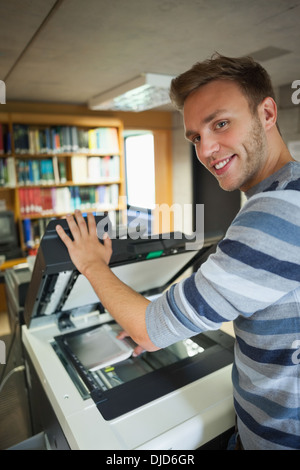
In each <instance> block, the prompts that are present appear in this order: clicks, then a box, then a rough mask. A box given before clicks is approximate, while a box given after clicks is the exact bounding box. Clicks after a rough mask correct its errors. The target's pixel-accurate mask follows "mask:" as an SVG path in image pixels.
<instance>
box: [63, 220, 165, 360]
mask: <svg viewBox="0 0 300 470" xmlns="http://www.w3.org/2000/svg"><path fill="white" fill-rule="evenodd" d="M75 218H76V222H77V223H76V222H75V219H74V217H73V216H72V215H68V216H67V222H68V225H69V228H70V231H71V234H72V236H73V240H71V238H70V237H69V236H68V235H67V234H66V232H65V231H64V229H63V228H62V227H61V226H60V225H57V226H56V231H57V233H58V235H59V237H60V238H61V240H62V241H63V242H64V243H65V245H66V247H67V249H68V252H69V255H70V258H71V260H72V262H73V263H74V265H75V266H76V268H77V269H78V271H80V272H81V273H82V274H83V275H84V276H85V277H86V278H87V279H88V280H89V282H90V284H91V285H92V287H93V289H94V291H95V292H96V294H97V296H98V297H99V299H100V301H101V303H102V304H103V305H104V307H105V308H106V310H107V311H108V312H109V313H110V314H111V316H112V317H113V318H114V319H115V320H116V322H117V323H119V325H120V326H121V327H122V328H123V329H124V330H125V331H126V332H127V333H128V335H129V336H131V338H132V339H133V340H134V341H135V342H136V343H137V344H138V345H139V346H141V348H142V349H145V350H147V351H156V350H157V349H159V348H158V347H157V346H155V345H154V344H153V343H152V341H151V340H150V338H149V336H148V332H147V328H146V308H147V306H148V304H149V300H148V299H146V298H145V297H143V296H142V295H140V294H139V293H138V292H136V291H134V290H133V289H131V288H130V287H129V286H127V285H126V284H124V283H123V282H122V281H120V279H118V278H117V277H116V276H115V274H114V273H113V272H112V271H111V269H110V268H109V266H108V264H109V260H110V258H111V255H112V243H111V240H110V239H109V238H108V237H106V238H104V240H103V244H102V243H99V239H98V236H97V231H96V222H95V218H94V216H93V215H92V214H88V217H87V219H88V223H87V224H86V223H85V220H84V218H83V217H82V214H81V212H80V211H75ZM138 351H139V350H138Z"/></svg>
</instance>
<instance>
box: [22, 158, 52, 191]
mask: <svg viewBox="0 0 300 470" xmlns="http://www.w3.org/2000/svg"><path fill="white" fill-rule="evenodd" d="M55 169H56V168H55ZM55 169H54V160H53V158H47V159H45V158H43V159H39V160H37V159H28V158H23V159H20V158H19V159H17V171H18V182H19V185H21V186H24V185H25V186H26V185H27V186H28V185H40V184H42V185H46V184H54V183H56V184H57V183H59V181H57V180H56V177H57V178H58V180H59V173H58V175H55Z"/></svg>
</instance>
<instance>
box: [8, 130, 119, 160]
mask: <svg viewBox="0 0 300 470" xmlns="http://www.w3.org/2000/svg"><path fill="white" fill-rule="evenodd" d="M13 138H14V143H15V153H16V154H26V153H27V154H31V155H37V154H45V153H54V154H55V153H76V152H86V153H87V152H89V153H95V154H96V153H100V154H106V153H107V154H118V153H119V139H118V130H117V128H115V127H99V128H95V129H85V128H79V127H77V126H32V125H27V124H14V125H13ZM0 151H1V147H0Z"/></svg>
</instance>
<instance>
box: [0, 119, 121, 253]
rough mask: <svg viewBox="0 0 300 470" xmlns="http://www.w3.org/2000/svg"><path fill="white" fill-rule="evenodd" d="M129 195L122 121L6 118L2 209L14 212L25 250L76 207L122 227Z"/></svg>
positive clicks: (1, 133)
mask: <svg viewBox="0 0 300 470" xmlns="http://www.w3.org/2000/svg"><path fill="white" fill-rule="evenodd" d="M125 195H126V191H125V175H124V151H123V123H122V121H121V120H120V119H118V118H110V117H108V118H106V117H99V116H97V117H93V116H84V115H83V116H78V115H61V114H38V113H3V114H2V113H1V115H0V204H2V207H4V206H6V208H7V209H10V210H13V211H14V214H15V220H16V223H17V224H18V228H19V235H20V243H21V247H22V249H23V250H25V251H28V250H29V251H32V250H34V249H35V248H36V247H37V246H38V244H39V240H40V238H41V236H42V235H43V232H44V230H45V227H46V225H47V223H48V221H49V220H50V219H51V218H60V217H64V216H65V215H66V214H68V213H73V212H74V210H75V209H77V208H78V209H80V210H81V211H82V212H94V213H101V214H103V213H106V212H110V213H111V214H112V218H113V219H114V218H117V219H118V220H119V221H120V222H122V221H123V219H122V217H123V212H124V210H125V209H126V207H125V203H124V201H125ZM0 208H1V207H0Z"/></svg>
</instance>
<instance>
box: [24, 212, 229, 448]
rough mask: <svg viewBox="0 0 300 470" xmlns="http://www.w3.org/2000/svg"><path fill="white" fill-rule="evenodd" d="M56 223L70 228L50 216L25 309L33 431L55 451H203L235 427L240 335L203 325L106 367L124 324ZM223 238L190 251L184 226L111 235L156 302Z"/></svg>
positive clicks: (122, 269)
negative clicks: (235, 370) (236, 338)
mask: <svg viewBox="0 0 300 470" xmlns="http://www.w3.org/2000/svg"><path fill="white" fill-rule="evenodd" d="M96 222H97V217H96ZM58 223H59V224H61V225H62V226H63V227H64V228H65V230H66V232H67V233H68V234H69V235H70V232H69V230H68V226H67V222H66V221H65V220H63V219H61V220H53V221H51V222H50V223H49V225H48V227H47V229H46V232H45V234H44V237H43V239H42V241H41V244H40V247H39V250H38V253H37V257H36V260H35V264H34V267H33V272H32V277H31V281H30V284H29V288H28V292H27V297H26V301H25V307H24V320H25V321H24V325H23V326H22V343H23V348H24V356H25V368H26V375H27V383H28V390H29V401H30V410H31V415H32V423H33V430H34V432H36V433H38V432H40V431H44V432H45V433H46V436H47V439H48V446H49V448H53V449H82V450H89V449H93V450H96V449H102V450H110V449H114V450H118V449H119V450H121V449H124V450H128V449H131V450H133V449H134V450H144V449H174V450H176V449H199V448H200V449H201V447H203V446H204V445H205V444H206V443H208V442H211V441H212V440H214V439H215V438H217V436H220V435H222V434H223V433H225V432H227V431H228V430H229V429H231V428H232V427H233V426H234V410H233V397H232V382H231V368H232V362H233V346H234V338H233V337H232V336H231V335H228V334H226V333H225V332H223V331H212V332H207V333H201V334H199V335H197V336H195V337H193V338H190V339H187V340H185V341H180V342H178V343H176V344H174V345H172V346H169V347H167V348H165V349H161V350H159V351H155V352H151V353H149V352H143V353H142V354H141V355H139V356H137V357H133V355H132V354H130V353H129V354H126V355H125V356H124V357H123V356H122V355H121V356H120V358H119V361H118V362H115V361H114V360H111V363H110V362H109V360H110V359H108V362H106V363H105V364H104V363H103V365H101V364H102V363H101V357H100V356H101V354H102V353H101V351H103V354H104V356H106V355H107V354H108V353H109V352H110V349H112V350H113V349H114V348H115V347H117V346H118V345H120V346H121V343H122V342H126V340H119V339H116V335H117V334H118V332H119V331H120V327H119V325H117V324H116V323H115V321H114V320H113V318H112V317H111V316H110V314H109V313H108V312H107V311H106V310H105V309H104V307H103V305H102V304H101V299H99V298H98V297H97V296H96V294H95V292H94V290H93V289H92V287H91V285H90V284H89V282H88V280H87V279H86V278H85V277H84V276H83V275H82V274H80V273H79V272H78V270H77V269H76V268H75V266H74V265H73V263H72V261H71V259H70V257H69V254H68V251H67V249H66V247H65V245H64V244H63V242H62V241H61V240H60V238H59V237H58V235H57V233H56V229H55V227H56V225H57V224H58ZM217 241H218V239H217V238H216V237H213V236H212V237H205V239H204V242H203V246H202V247H201V248H200V249H199V250H192V249H187V248H186V247H187V239H186V238H185V236H184V235H183V234H178V232H173V233H170V234H161V235H158V236H155V237H149V236H141V237H138V238H136V239H132V238H131V237H129V236H125V237H124V236H123V237H119V238H115V239H113V240H112V242H113V255H112V257H111V261H110V267H111V269H112V271H113V272H114V273H115V274H116V275H117V276H118V277H119V278H120V279H121V280H122V281H124V282H125V283H126V284H128V285H129V286H131V287H132V288H134V289H135V290H136V291H138V292H140V293H142V294H143V295H145V296H146V297H147V298H149V299H150V300H151V299H154V298H156V296H158V295H161V293H162V292H163V291H164V290H165V289H167V288H168V286H170V285H171V284H172V283H174V282H176V280H177V279H179V278H180V277H182V276H184V274H185V273H186V272H187V269H192V268H193V266H195V265H198V266H199V265H200V264H201V263H202V262H204V260H205V259H206V258H207V256H208V255H209V253H210V252H211V251H212V250H214V249H215V244H216V243H217ZM99 243H101V240H99ZM99 282H101V279H99ZM101 335H102V336H101ZM104 342H105V343H104ZM104 344H105V346H104ZM120 349H121V350H122V348H120ZM97 361H99V364H100V365H99V364H98V366H97Z"/></svg>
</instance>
